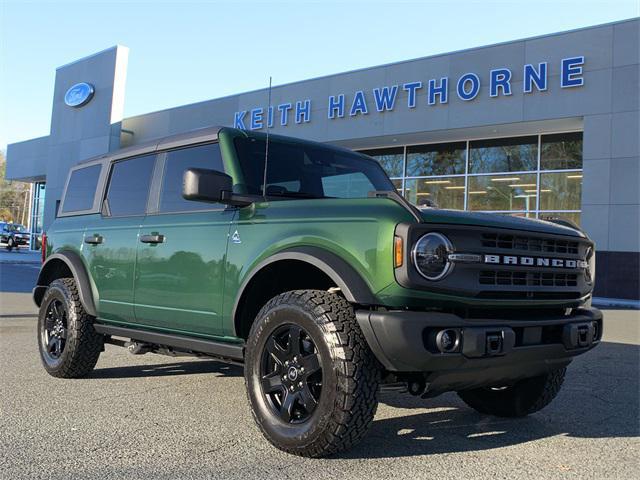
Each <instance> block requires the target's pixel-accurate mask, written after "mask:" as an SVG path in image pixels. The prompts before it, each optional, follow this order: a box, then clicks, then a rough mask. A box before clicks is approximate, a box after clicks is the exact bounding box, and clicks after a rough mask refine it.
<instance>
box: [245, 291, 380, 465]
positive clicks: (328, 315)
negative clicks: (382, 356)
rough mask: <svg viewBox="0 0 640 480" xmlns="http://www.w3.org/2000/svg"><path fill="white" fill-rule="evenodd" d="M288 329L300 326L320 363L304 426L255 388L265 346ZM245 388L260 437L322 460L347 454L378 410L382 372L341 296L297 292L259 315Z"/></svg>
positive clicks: (251, 336) (282, 297) (250, 344)
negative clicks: (280, 414) (316, 393)
mask: <svg viewBox="0 0 640 480" xmlns="http://www.w3.org/2000/svg"><path fill="white" fill-rule="evenodd" d="M287 325H295V326H300V327H302V328H303V329H304V330H305V331H306V333H308V335H309V337H311V339H312V340H313V342H314V343H315V348H316V351H317V352H318V356H319V359H320V365H321V368H322V370H321V373H322V391H321V392H320V395H319V397H320V398H319V399H318V403H317V406H316V408H315V410H314V412H313V414H311V416H310V417H309V418H308V419H307V420H305V421H304V422H303V423H298V424H291V423H285V422H284V421H283V420H282V418H280V417H278V416H277V414H276V412H274V411H273V409H272V408H271V405H269V404H268V400H266V397H265V395H264V394H263V389H262V387H261V383H260V375H261V373H260V372H261V370H260V368H261V367H260V365H261V362H262V360H261V359H262V358H263V352H264V351H265V350H264V349H265V348H266V342H267V340H268V339H269V338H270V336H271V335H272V333H273V332H276V330H277V329H278V328H282V327H283V326H287ZM246 352H247V353H246V358H245V384H246V388H247V396H248V399H249V404H250V406H251V409H252V413H253V417H254V419H255V421H256V423H257V425H258V427H259V428H260V430H261V431H262V434H263V435H264V436H265V438H266V439H267V440H268V441H269V442H271V443H272V444H273V445H274V446H275V447H277V448H279V449H280V450H283V451H285V452H288V453H291V454H295V455H300V456H304V457H322V456H327V455H331V454H335V453H338V452H341V451H344V450H347V449H349V448H350V447H352V446H353V445H355V444H356V443H357V442H359V441H360V440H361V439H362V438H363V436H364V435H365V433H366V432H367V430H368V429H369V427H370V425H371V423H372V421H373V417H374V415H375V412H376V409H377V406H378V398H377V397H378V390H379V384H380V378H381V371H382V367H381V365H380V364H379V363H378V361H377V359H376V358H375V356H374V355H373V353H372V352H371V350H370V349H369V346H368V345H367V342H366V340H365V338H364V336H363V334H362V331H361V330H360V327H359V325H358V323H357V321H356V318H355V313H354V311H353V307H352V306H351V305H350V304H349V303H348V302H347V301H346V300H345V299H344V298H342V297H341V296H339V295H335V294H331V293H328V292H325V291H320V290H296V291H290V292H285V293H283V294H281V295H278V296H276V297H274V298H272V299H271V300H270V301H269V302H268V303H267V304H266V305H265V306H264V307H263V308H262V309H261V310H260V312H259V313H258V315H257V317H256V320H255V322H254V324H253V326H252V328H251V332H250V334H249V338H248V341H247V347H246Z"/></svg>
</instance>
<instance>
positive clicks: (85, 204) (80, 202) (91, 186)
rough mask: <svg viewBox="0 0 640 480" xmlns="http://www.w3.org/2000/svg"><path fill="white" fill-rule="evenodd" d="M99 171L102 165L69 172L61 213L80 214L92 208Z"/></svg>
mask: <svg viewBox="0 0 640 480" xmlns="http://www.w3.org/2000/svg"><path fill="white" fill-rule="evenodd" d="M101 170H102V165H91V166H89V167H84V168H78V169H77V170H74V171H73V172H71V177H70V178H69V183H68V184H67V190H66V193H65V197H64V200H63V202H62V213H72V212H81V211H84V210H91V209H92V208H93V200H94V198H95V195H96V188H97V186H98V179H99V178H100V171H101Z"/></svg>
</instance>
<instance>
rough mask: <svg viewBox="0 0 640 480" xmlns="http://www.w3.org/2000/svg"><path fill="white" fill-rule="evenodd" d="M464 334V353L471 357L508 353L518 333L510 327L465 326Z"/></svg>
mask: <svg viewBox="0 0 640 480" xmlns="http://www.w3.org/2000/svg"><path fill="white" fill-rule="evenodd" d="M462 336H463V338H464V341H463V343H462V354H463V355H464V356H465V357H469V358H477V357H495V356H498V355H506V354H507V353H509V352H510V351H511V349H512V348H513V347H514V345H515V343H516V334H515V332H514V331H513V330H512V329H511V328H509V327H494V328H491V327H489V328H465V329H464V330H463V331H462Z"/></svg>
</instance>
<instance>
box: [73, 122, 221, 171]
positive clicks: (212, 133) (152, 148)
mask: <svg viewBox="0 0 640 480" xmlns="http://www.w3.org/2000/svg"><path fill="white" fill-rule="evenodd" d="M222 128H223V127H206V128H199V129H197V130H193V131H190V132H186V133H179V134H177V135H170V136H167V137H161V138H157V139H155V140H150V141H148V142H144V143H141V144H139V145H132V146H130V147H125V148H121V149H119V150H116V151H114V152H109V153H103V154H102V155H98V156H96V157H91V158H88V159H86V160H83V161H81V162H79V164H78V165H80V164H83V163H90V162H95V161H96V160H105V159H108V160H109V161H116V160H120V159H122V158H128V157H136V156H138V155H144V154H147V153H153V152H156V151H158V150H166V149H170V148H179V147H182V146H186V145H194V144H198V143H206V142H213V141H215V140H217V139H218V133H219V132H220V130H221V129H222Z"/></svg>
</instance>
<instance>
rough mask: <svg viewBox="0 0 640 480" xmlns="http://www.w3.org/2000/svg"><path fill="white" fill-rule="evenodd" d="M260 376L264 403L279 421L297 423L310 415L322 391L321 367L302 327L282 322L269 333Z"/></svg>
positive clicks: (315, 349) (311, 342) (313, 347)
mask: <svg viewBox="0 0 640 480" xmlns="http://www.w3.org/2000/svg"><path fill="white" fill-rule="evenodd" d="M260 378H261V385H262V393H263V395H264V397H265V399H266V401H267V403H268V404H269V405H270V406H271V408H272V409H273V410H274V413H275V414H276V415H277V416H279V417H280V419H281V420H282V421H284V422H287V423H300V422H304V421H306V420H307V419H308V418H309V417H310V416H311V415H313V412H314V411H315V410H316V407H317V406H318V401H319V399H320V393H321V391H322V367H321V366H320V359H319V357H318V351H317V348H316V345H315V344H314V342H313V340H312V338H311V336H310V335H309V334H308V333H307V331H306V330H304V329H303V328H302V327H300V326H298V325H293V324H285V325H281V326H280V327H278V328H277V329H276V330H275V331H274V332H273V333H272V334H271V335H270V336H269V338H268V340H267V343H266V345H265V349H264V351H263V354H262V362H261V367H260Z"/></svg>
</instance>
